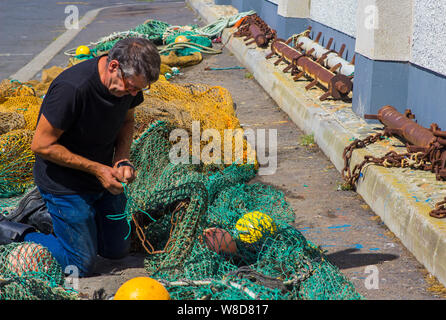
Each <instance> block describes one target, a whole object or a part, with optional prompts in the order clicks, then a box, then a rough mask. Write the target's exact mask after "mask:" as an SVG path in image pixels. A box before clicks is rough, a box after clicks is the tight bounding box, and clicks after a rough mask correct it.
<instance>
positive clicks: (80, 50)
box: [76, 46, 90, 56]
mask: <svg viewBox="0 0 446 320" xmlns="http://www.w3.org/2000/svg"><path fill="white" fill-rule="evenodd" d="M80 54H85V55H89V54H90V48H89V47H87V46H79V47H77V49H76V55H77V56H78V55H80Z"/></svg>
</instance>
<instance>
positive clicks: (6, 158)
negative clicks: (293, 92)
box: [0, 21, 362, 300]
mask: <svg viewBox="0 0 446 320" xmlns="http://www.w3.org/2000/svg"><path fill="white" fill-rule="evenodd" d="M149 26H150V30H148V29H144V28H146V27H149ZM167 27H168V26H167V25H163V24H158V23H155V22H153V21H152V22H150V21H149V22H146V23H145V24H144V25H143V26H139V27H137V28H135V30H131V32H132V34H133V33H145V34H146V35H148V34H150V37H153V38H152V39H155V38H156V39H163V40H166V39H167V38H169V37H170V38H169V39H170V40H169V41H174V40H172V39H175V36H178V33H175V31H172V30H170V29H169V30H168V31H169V32H166V30H167ZM155 29H156V30H155ZM181 32H182V33H184V32H186V31H185V30H181ZM129 35H131V34H130V33H128V34H121V33H120V34H115V35H111V36H109V37H107V38H103V39H101V41H100V42H98V43H97V50H107V49H109V48H111V46H112V45H113V43H114V42H116V41H117V40H118V39H120V38H122V37H125V36H129ZM188 35H189V36H192V35H191V34H188ZM62 70H63V69H62V68H59V69H54V68H52V69H51V70H50V69H48V70H46V71H44V73H43V76H42V81H30V82H28V83H23V84H22V83H19V82H17V81H9V80H5V81H2V82H1V83H0V150H1V154H0V212H3V210H4V209H5V208H6V209H7V208H11V207H13V206H14V205H15V204H16V203H17V202H18V201H19V200H20V197H21V195H22V194H23V193H24V192H25V191H26V190H27V189H28V188H29V187H31V186H32V185H33V181H32V166H33V163H34V156H33V153H32V152H31V149H30V144H31V140H32V137H33V134H34V130H35V126H36V120H37V115H38V111H39V107H40V104H41V102H42V97H43V96H44V94H45V93H46V90H47V89H48V87H49V85H50V83H51V81H52V79H54V78H55V76H57V74H59V73H60V72H61V71H62ZM178 129H181V130H183V131H184V132H186V133H187V136H188V137H191V136H192V137H193V136H194V134H197V135H198V137H199V138H200V139H199V144H198V145H199V147H198V148H195V147H194V144H193V139H191V140H189V141H188V145H187V148H186V154H187V157H186V158H187V160H188V161H186V162H180V163H175V162H173V161H171V156H172V153H171V151H172V149H173V146H174V145H176V143H177V142H178V139H176V140H175V139H172V134H173V132H175V131H176V130H178ZM194 130H196V131H194ZM208 130H213V131H212V132H213V133H214V134H211V135H208V136H206V132H208V133H209V131H208ZM212 132H211V133H212ZM228 133H229V134H228ZM240 133H242V134H243V130H242V129H241V127H240V123H239V120H238V119H237V117H236V115H235V112H234V108H233V101H232V98H231V95H230V93H229V92H228V91H227V90H226V89H225V88H222V87H219V86H208V85H204V84H195V83H194V84H191V83H189V84H174V83H171V82H168V81H167V80H166V79H165V78H164V77H163V76H161V77H160V80H159V81H158V82H156V83H155V84H153V85H152V87H151V88H150V90H146V91H145V92H144V102H143V104H142V105H140V106H138V107H137V108H136V109H135V135H134V141H133V144H132V148H131V160H132V162H133V163H134V164H135V166H136V168H137V174H138V177H137V179H136V180H135V181H134V182H133V183H132V184H129V185H125V189H124V190H125V191H124V192H125V195H126V196H127V199H128V202H127V206H126V209H125V212H123V213H119V214H111V215H110V216H109V218H110V219H115V220H118V219H125V220H126V221H127V223H128V225H129V234H128V235H127V236H131V237H132V239H133V240H134V241H133V243H134V244H136V245H137V246H138V249H139V250H144V252H146V253H147V257H146V259H145V261H144V266H145V269H146V270H147V273H148V274H149V276H151V277H153V278H155V279H157V280H159V281H160V282H162V283H163V284H164V285H165V287H166V288H167V289H168V291H169V293H170V295H171V297H172V298H174V299H287V300H288V299H362V297H361V295H359V294H358V293H357V292H356V290H355V288H354V286H353V285H352V283H350V282H349V281H348V280H347V279H346V278H345V277H344V276H343V274H342V273H341V272H340V271H339V270H338V269H337V268H336V267H335V266H333V265H332V264H331V263H330V262H329V261H327V259H326V258H325V256H324V254H323V252H322V251H321V250H320V249H319V248H318V247H317V246H315V245H314V244H312V243H311V242H310V241H307V240H306V239H305V237H304V236H303V235H302V234H301V233H300V232H299V231H298V230H297V229H295V228H294V227H293V222H294V212H293V210H292V208H291V207H290V205H289V204H288V203H287V201H286V200H285V197H284V194H283V193H282V192H281V191H279V190H277V189H275V188H273V187H271V186H268V185H265V184H261V183H251V180H252V179H253V178H254V177H255V176H256V173H257V169H258V164H257V162H256V157H255V152H254V151H253V150H252V148H251V146H250V145H249V144H248V143H247V142H246V140H245V139H243V136H240ZM217 136H218V137H224V138H225V139H220V140H218V139H217V138H216V137H217ZM204 137H207V138H204ZM240 137H242V138H240ZM240 139H241V140H240ZM240 141H241V143H240ZM210 145H211V146H212V148H209V146H210ZM219 151H220V152H219ZM205 152H207V153H208V154H209V155H210V156H211V158H212V159H213V161H200V159H201V160H203V159H202V157H201V156H202V155H203V154H204V153H205ZM197 158H198V160H197ZM215 160H220V161H215ZM23 245H25V247H23ZM0 262H1V264H0V299H73V298H76V295H74V294H73V293H72V292H69V291H67V290H65V289H63V288H62V287H61V285H62V280H63V273H62V271H61V269H60V266H59V265H58V264H57V262H55V261H54V259H53V258H52V257H51V255H50V254H49V252H48V251H47V249H46V248H43V247H40V246H37V245H35V244H30V243H24V244H11V245H7V246H0Z"/></svg>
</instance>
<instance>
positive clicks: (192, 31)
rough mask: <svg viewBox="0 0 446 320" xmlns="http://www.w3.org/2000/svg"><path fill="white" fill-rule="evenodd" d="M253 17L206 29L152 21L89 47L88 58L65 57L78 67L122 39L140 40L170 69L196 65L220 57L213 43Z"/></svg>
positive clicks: (240, 15) (231, 19)
mask: <svg viewBox="0 0 446 320" xmlns="http://www.w3.org/2000/svg"><path fill="white" fill-rule="evenodd" d="M254 13H255V12H254V11H248V12H241V13H237V14H234V15H232V16H229V17H222V18H219V19H218V20H217V21H215V22H214V23H211V24H208V25H206V26H204V27H199V26H198V25H186V26H176V25H171V24H169V23H167V22H163V21H159V20H153V19H149V20H147V21H145V22H144V23H142V24H140V25H138V26H136V27H135V28H132V29H130V30H127V31H117V32H113V33H111V34H110V35H107V36H104V37H102V38H100V39H99V40H98V41H96V42H91V43H89V44H88V47H89V48H90V53H89V54H78V55H76V53H75V51H76V48H73V49H70V50H67V51H66V52H65V54H66V55H68V56H71V58H70V62H71V64H75V63H77V62H79V61H82V60H84V59H90V58H93V57H96V56H98V55H101V54H103V53H106V52H108V51H109V50H110V49H111V48H112V47H113V45H114V44H115V43H116V42H117V41H119V40H121V39H125V38H135V37H138V38H144V39H148V40H151V41H152V42H153V43H154V44H155V45H157V46H158V50H159V52H160V54H161V57H162V62H163V63H165V64H167V65H169V66H187V65H193V64H196V63H199V62H200V61H201V60H202V56H201V53H208V54H218V53H221V51H220V50H218V49H214V48H213V47H212V41H211V40H212V39H215V38H217V37H219V36H220V35H221V33H222V31H223V30H224V29H225V28H228V27H231V26H233V25H234V24H235V23H236V22H237V21H238V20H240V19H241V18H243V17H245V16H247V15H251V14H254ZM179 37H180V38H179ZM181 37H182V38H181ZM178 39H183V40H178Z"/></svg>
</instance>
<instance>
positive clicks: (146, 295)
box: [114, 277, 170, 300]
mask: <svg viewBox="0 0 446 320" xmlns="http://www.w3.org/2000/svg"><path fill="white" fill-rule="evenodd" d="M114 300H170V295H169V292H168V291H167V290H166V288H164V286H163V285H162V284H161V283H159V282H158V281H156V280H155V279H152V278H149V277H136V278H133V279H130V280H128V281H126V282H124V283H123V284H122V286H121V287H120V288H119V289H118V291H116V294H115V297H114Z"/></svg>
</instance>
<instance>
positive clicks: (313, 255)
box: [110, 121, 362, 300]
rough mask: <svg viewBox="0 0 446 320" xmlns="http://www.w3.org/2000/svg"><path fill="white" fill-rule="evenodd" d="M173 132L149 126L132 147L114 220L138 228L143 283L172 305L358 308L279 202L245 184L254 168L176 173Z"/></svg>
mask: <svg viewBox="0 0 446 320" xmlns="http://www.w3.org/2000/svg"><path fill="white" fill-rule="evenodd" d="M173 129H174V127H173V126H172V125H169V124H168V123H165V122H161V121H159V122H155V123H154V124H152V126H151V127H150V128H149V129H148V130H147V131H146V132H145V133H144V134H143V135H142V136H141V137H140V138H139V139H138V140H136V141H135V142H134V144H133V146H132V150H131V160H132V161H133V163H134V164H136V167H137V170H138V177H137V179H136V182H135V183H132V184H131V185H129V186H127V187H126V190H125V193H126V196H127V197H128V200H129V201H128V203H127V207H126V210H125V212H124V214H122V215H118V216H111V217H110V218H113V219H127V221H128V223H129V227H130V228H136V233H137V234H138V237H139V239H140V241H141V242H142V244H143V247H144V248H145V250H146V251H147V253H148V255H147V257H146V259H145V268H146V270H147V272H148V274H149V276H150V277H152V278H155V279H157V280H158V281H160V282H161V283H162V284H163V285H164V286H165V287H166V289H167V290H168V291H169V293H170V295H171V297H172V298H173V299H262V300H263V299H275V300H290V299H312V300H318V299H320V300H330V299H333V300H338V299H362V297H361V295H360V294H358V293H357V292H356V290H355V288H354V286H353V284H352V283H350V282H349V281H348V280H347V279H346V278H345V276H344V275H343V274H342V273H341V272H340V271H339V270H338V269H337V268H336V267H335V266H333V265H332V264H331V263H330V262H329V261H327V260H326V258H325V256H324V254H323V252H322V251H321V250H320V249H319V248H318V247H316V246H315V245H314V244H312V243H311V242H309V241H307V240H306V239H305V237H304V236H303V235H302V234H301V233H300V232H299V231H298V230H297V229H296V228H294V227H293V226H292V224H293V221H294V213H293V210H292V208H291V207H290V205H289V204H288V203H287V201H286V200H285V198H284V194H283V193H282V192H281V191H279V190H277V189H275V188H273V187H271V186H268V185H265V184H262V183H251V184H250V183H249V182H250V180H251V179H252V178H253V177H254V176H255V174H256V170H255V168H254V166H253V165H251V164H233V165H231V166H228V167H226V168H224V167H222V166H205V165H203V164H202V163H200V164H188V163H185V164H181V163H179V164H173V163H172V162H171V161H170V160H169V152H170V150H171V149H172V148H171V147H172V142H171V141H169V133H170V132H171V131H172V130H173Z"/></svg>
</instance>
